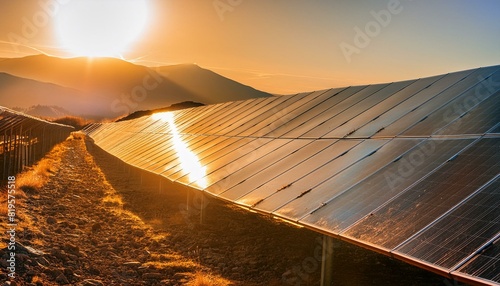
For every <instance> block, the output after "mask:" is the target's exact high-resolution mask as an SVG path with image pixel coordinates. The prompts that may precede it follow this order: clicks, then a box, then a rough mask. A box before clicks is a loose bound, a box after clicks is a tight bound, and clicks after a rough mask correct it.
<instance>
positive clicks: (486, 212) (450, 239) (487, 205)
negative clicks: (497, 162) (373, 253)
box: [395, 176, 500, 270]
mask: <svg viewBox="0 0 500 286" xmlns="http://www.w3.org/2000/svg"><path fill="white" fill-rule="evenodd" d="M499 190H500V179H499V176H497V178H496V179H494V181H493V182H489V183H487V184H486V185H485V186H483V187H482V188H481V189H479V190H478V191H476V192H475V193H474V194H473V195H472V196H471V197H470V198H468V199H466V200H465V201H464V202H463V203H461V204H459V205H458V206H457V207H456V208H455V209H453V210H452V211H450V212H449V213H448V214H446V215H445V216H444V217H442V218H440V219H439V220H438V221H436V222H435V223H433V224H432V225H431V226H430V227H428V228H426V229H425V230H424V231H423V232H421V233H420V234H418V235H417V236H415V237H414V238H412V239H411V240H410V241H408V242H406V243H405V244H404V245H402V246H401V247H399V248H398V249H396V251H395V252H397V253H401V254H404V255H408V256H411V257H414V258H416V259H420V260H422V261H426V262H430V263H433V264H436V265H437V266H439V267H444V268H446V269H450V270H452V269H455V266H456V265H459V263H460V262H461V261H462V260H463V259H465V258H467V257H468V256H469V255H470V254H471V253H474V252H475V251H476V250H478V249H479V248H480V247H481V246H482V245H483V244H484V243H486V242H488V241H490V240H491V239H492V238H493V237H495V236H496V235H498V234H499V233H500V192H499Z"/></svg>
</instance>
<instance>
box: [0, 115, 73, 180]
mask: <svg viewBox="0 0 500 286" xmlns="http://www.w3.org/2000/svg"><path fill="white" fill-rule="evenodd" d="M71 131H73V127H71V126H67V125H62V124H56V123H51V122H48V121H45V120H41V119H39V118H36V117H32V116H29V115H26V114H23V113H20V112H17V111H14V110H11V109H8V108H5V107H2V106H0V172H1V173H2V178H3V179H1V180H6V178H7V176H12V175H15V174H16V173H18V172H20V171H21V170H22V169H23V167H24V166H29V165H31V164H33V163H34V162H35V161H36V160H38V159H40V158H41V157H42V156H43V155H44V154H45V153H46V152H47V151H49V150H50V149H51V148H52V146H54V145H55V144H56V143H59V142H61V141H63V140H64V139H65V138H66V137H68V135H69V134H70V132H71Z"/></svg>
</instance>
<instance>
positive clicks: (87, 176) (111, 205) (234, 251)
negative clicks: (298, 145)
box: [0, 138, 444, 286]
mask: <svg viewBox="0 0 500 286" xmlns="http://www.w3.org/2000/svg"><path fill="white" fill-rule="evenodd" d="M61 148H63V152H62V154H61V163H60V167H59V168H58V170H57V171H55V172H54V174H53V175H52V176H51V178H50V180H49V181H48V182H47V184H45V186H43V187H42V188H41V189H40V190H38V191H37V192H35V193H33V194H29V195H28V198H27V199H26V202H25V205H26V206H25V207H26V210H25V212H26V213H27V214H28V216H29V217H30V220H31V223H32V227H31V228H28V229H26V230H25V231H23V232H22V233H20V234H19V242H20V243H22V244H23V245H29V246H32V248H30V247H27V248H23V247H22V246H21V245H19V248H18V250H17V253H16V255H17V256H16V257H17V258H18V261H17V265H18V268H17V270H16V272H17V275H18V278H17V279H16V280H14V282H13V283H11V284H4V285H64V284H68V285H186V284H187V285H195V286H196V285H198V286H200V285H317V283H318V281H319V278H320V269H319V268H320V261H319V259H320V258H319V257H318V250H321V248H320V241H321V240H320V238H321V235H319V234H317V233H314V232H312V231H309V230H306V229H303V228H297V227H293V226H290V225H289V224H285V223H283V222H279V221H277V220H275V219H271V218H264V217H262V216H258V215H256V214H253V213H250V212H248V211H246V210H241V209H239V208H237V207H233V206H229V205H226V204H224V203H222V202H219V201H217V200H215V199H208V198H205V200H204V201H202V200H201V199H200V196H199V195H195V194H196V193H191V200H190V201H189V202H188V201H187V195H186V194H187V191H188V190H186V189H183V188H182V187H180V186H177V185H174V184H171V183H168V182H167V181H166V180H161V181H160V180H159V178H158V177H157V176H151V175H148V174H146V173H144V172H140V171H139V170H134V169H132V168H129V167H127V166H125V165H124V164H122V163H120V162H119V161H118V160H116V159H114V158H112V157H111V156H109V155H107V154H106V153H105V152H103V151H102V150H100V149H98V148H97V147H95V146H93V145H92V144H91V143H89V142H87V144H85V141H84V140H83V139H82V138H79V139H71V140H67V141H65V142H64V143H63V144H62V146H61ZM201 205H203V206H204V210H205V214H204V215H205V216H204V218H205V219H204V223H203V224H200V223H199V214H200V206H201ZM186 208H187V209H188V210H186ZM335 251H336V253H335V255H336V256H337V258H338V260H337V261H338V262H336V264H335V267H336V269H337V271H338V278H337V280H338V283H337V284H336V285H380V283H383V284H385V285H444V284H443V283H442V279H441V278H439V277H436V276H434V275H430V274H428V273H427V272H425V271H423V270H419V269H416V268H413V267H409V266H406V265H405V264H403V263H400V262H398V261H393V260H391V259H389V258H386V257H384V256H380V255H378V254H375V253H372V252H368V251H366V250H363V249H360V248H357V247H353V246H349V245H347V244H345V243H341V242H339V243H338V244H337V245H336V250H335ZM7 255H8V254H7V251H6V250H5V249H4V250H1V251H0V256H2V258H4V259H2V263H4V264H5V258H6V257H7ZM388 269H390V270H388ZM384 271H385V272H386V273H385V274H384ZM381 272H382V274H380V273H381ZM366 273H368V274H366ZM369 273H378V275H370V274H369ZM390 273H396V274H390ZM363 275H365V276H363ZM391 275H393V276H394V275H395V276H394V277H392V276H391ZM0 279H2V280H4V281H6V280H7V277H6V270H5V265H2V273H1V274H0ZM391 281H393V282H391Z"/></svg>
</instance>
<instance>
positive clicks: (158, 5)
mask: <svg viewBox="0 0 500 286" xmlns="http://www.w3.org/2000/svg"><path fill="white" fill-rule="evenodd" d="M82 1H83V2H82ZM96 2H99V3H96ZM103 2H106V3H105V4H103ZM0 11H1V15H2V16H1V17H0V57H22V56H26V55H30V54H39V53H44V54H48V55H52V56H60V57H75V56H84V55H85V56H87V55H95V56H102V55H104V56H115V57H121V58H123V59H126V60H129V61H133V62H135V63H138V64H142V65H148V66H158V65H171V64H178V63H196V64H198V65H199V66H201V67H204V68H207V69H211V70H213V71H215V72H218V73H220V74H222V75H224V76H227V77H229V78H232V79H235V80H237V81H240V82H242V83H245V84H248V85H251V86H253V87H255V88H257V89H261V90H264V91H268V92H274V93H282V94H289V93H295V92H300V91H310V90H317V89H323V88H329V87H339V86H346V85H355V84H364V83H377V82H390V81H398V80H404V79H410V78H418V77H423V76H431V75H435V74H441V73H446V72H451V71H457V70H462V69H468V68H475V67H480V66H488V65H496V64H500V1H498V0H482V1H471V0H443V1H430V0H429V1H415V0H414V1H411V0H401V1H397V0H377V1H373V0H370V1H352V0H335V1H333V0H332V1H328V0H310V1H304V0H275V1H269V0H182V1H179V0H178V1H174V0H116V1H113V0H109V1H107V0H99V1H96V0H57V1H56V0H23V1H10V0H0ZM89 39H92V40H89Z"/></svg>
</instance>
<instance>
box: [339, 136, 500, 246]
mask: <svg viewBox="0 0 500 286" xmlns="http://www.w3.org/2000/svg"><path fill="white" fill-rule="evenodd" d="M498 146H500V139H481V140H479V141H477V142H475V143H474V144H473V145H472V146H471V147H469V148H467V149H466V150H464V151H463V152H462V153H460V154H458V155H457V156H456V158H453V159H452V160H451V161H449V162H447V164H444V165H443V166H442V167H441V168H439V169H437V170H435V171H434V172H433V173H431V174H430V175H429V176H428V177H425V178H423V179H422V180H421V181H420V182H419V183H417V184H416V185H414V186H413V187H410V188H409V189H407V190H406V191H405V192H403V193H402V194H400V195H399V196H398V197H396V198H394V199H393V200H392V201H390V202H389V203H387V204H386V205H384V206H383V207H381V208H380V209H378V210H377V211H374V212H373V213H372V214H373V215H370V216H368V217H366V218H365V219H364V220H362V221H360V222H359V223H358V224H356V225H354V226H353V227H351V228H349V229H348V230H347V231H346V232H345V233H344V235H346V236H350V237H353V238H355V239H358V240H363V241H366V242H369V243H372V244H376V245H380V246H382V247H385V248H388V249H392V248H394V247H396V246H398V245H399V244H400V243H402V242H403V241H405V240H406V239H408V238H409V237H410V236H411V235H413V234H414V233H416V232H418V231H420V230H421V229H423V228H424V227H426V226H427V225H428V224H429V223H431V222H432V221H434V220H435V219H437V218H439V217H440V216H441V215H443V214H444V213H445V212H446V211H447V210H449V209H450V208H452V207H453V206H455V205H457V204H458V203H460V202H461V201H462V200H464V199H465V198H467V196H469V195H470V194H472V193H473V192H474V191H475V190H477V189H478V188H479V187H481V186H482V185H484V184H485V183H487V182H488V181H490V180H491V179H492V178H494V177H495V176H496V175H497V174H499V173H500V153H499V152H498V150H499V149H498Z"/></svg>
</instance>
